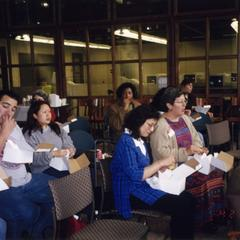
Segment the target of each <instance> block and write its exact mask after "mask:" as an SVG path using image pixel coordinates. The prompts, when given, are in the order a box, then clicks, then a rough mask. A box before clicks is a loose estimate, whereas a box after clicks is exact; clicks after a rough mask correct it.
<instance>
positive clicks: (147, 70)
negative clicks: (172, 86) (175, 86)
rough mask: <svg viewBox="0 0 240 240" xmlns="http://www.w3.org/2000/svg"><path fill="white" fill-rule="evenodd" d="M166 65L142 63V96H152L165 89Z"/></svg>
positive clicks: (162, 63) (164, 63)
mask: <svg viewBox="0 0 240 240" xmlns="http://www.w3.org/2000/svg"><path fill="white" fill-rule="evenodd" d="M167 85H168V83H167V63H166V62H152V63H143V94H144V95H154V94H155V93H156V92H157V91H158V90H159V89H160V88H162V87H167Z"/></svg>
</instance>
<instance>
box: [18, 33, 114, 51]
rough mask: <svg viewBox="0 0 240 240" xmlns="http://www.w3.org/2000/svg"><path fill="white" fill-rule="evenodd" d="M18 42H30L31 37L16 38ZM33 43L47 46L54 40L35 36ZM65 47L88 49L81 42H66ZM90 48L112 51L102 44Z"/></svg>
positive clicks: (91, 44)
mask: <svg viewBox="0 0 240 240" xmlns="http://www.w3.org/2000/svg"><path fill="white" fill-rule="evenodd" d="M15 39H16V40H19V41H25V42H29V41H30V36H29V35H28V34H23V35H18V36H16V37H15ZM33 42H36V43H46V44H54V39H53V38H49V37H43V36H37V35H33ZM64 46H70V47H86V43H85V42H81V41H74V40H64ZM89 47H90V48H96V49H107V50H108V49H111V46H110V45H106V44H100V43H91V42H90V43H89Z"/></svg>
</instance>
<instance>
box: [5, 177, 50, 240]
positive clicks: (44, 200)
mask: <svg viewBox="0 0 240 240" xmlns="http://www.w3.org/2000/svg"><path fill="white" fill-rule="evenodd" d="M50 179H54V178H53V177H52V176H48V175H46V174H43V173H38V174H32V179H31V181H30V182H29V183H27V184H25V185H23V186H20V187H11V188H10V189H8V190H5V191H2V192H0V217H2V218H3V219H5V220H6V221H7V224H8V228H7V234H8V238H10V239H19V238H20V237H21V235H22V233H23V232H24V231H27V232H28V233H29V234H31V235H32V237H33V238H34V239H37V238H40V239H41V238H42V235H41V234H42V231H43V230H44V229H45V228H46V227H48V226H52V211H51V208H52V206H53V199H52V194H51V191H50V189H49V186H48V180H50Z"/></svg>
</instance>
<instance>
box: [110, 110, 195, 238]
mask: <svg viewBox="0 0 240 240" xmlns="http://www.w3.org/2000/svg"><path fill="white" fill-rule="evenodd" d="M158 118H159V114H158V113H157V112H156V111H155V110H154V109H153V108H151V107H150V106H146V105H141V106H139V107H137V108H135V109H133V110H132V111H131V112H129V113H128V114H127V115H126V118H125V121H124V129H125V130H124V133H122V135H121V137H120V139H119V141H118V143H117V145H116V147H115V151H114V156H113V160H112V165H111V172H112V181H113V192H114V200H115V207H116V209H117V210H118V212H119V213H120V215H121V216H123V217H124V218H130V217H131V208H134V209H149V210H158V211H162V212H164V213H166V214H168V215H171V225H170V226H171V237H172V239H193V233H194V228H193V216H194V210H195V200H194V198H193V197H192V195H191V194H190V193H187V192H182V193H181V194H180V195H179V196H177V195H172V194H168V193H165V192H163V191H160V190H156V189H153V188H151V187H150V186H149V185H148V184H147V182H146V179H147V178H149V177H151V176H153V175H154V174H155V173H157V172H158V170H161V171H164V170H165V169H166V168H168V167H169V166H170V165H172V164H174V163H175V159H174V157H173V156H168V157H166V158H162V159H161V160H157V161H155V162H154V163H152V164H150V157H149V153H148V151H147V148H146V145H145V141H144V140H145V139H146V138H148V137H149V135H150V134H151V133H152V132H153V131H154V130H155V126H156V124H157V121H158Z"/></svg>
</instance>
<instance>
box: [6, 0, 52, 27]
mask: <svg viewBox="0 0 240 240" xmlns="http://www.w3.org/2000/svg"><path fill="white" fill-rule="evenodd" d="M10 17H11V24H12V25H26V24H37V25H40V24H47V23H52V22H53V3H52V0H34V1H28V0H10Z"/></svg>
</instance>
